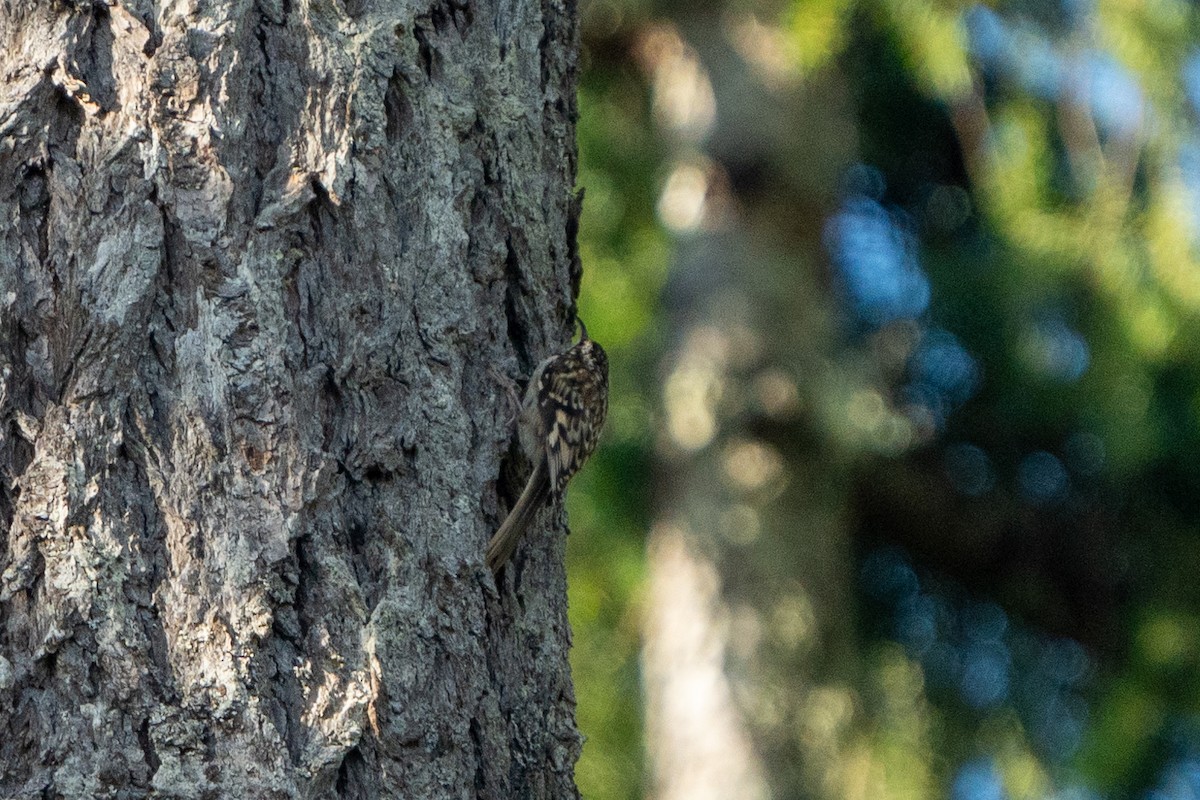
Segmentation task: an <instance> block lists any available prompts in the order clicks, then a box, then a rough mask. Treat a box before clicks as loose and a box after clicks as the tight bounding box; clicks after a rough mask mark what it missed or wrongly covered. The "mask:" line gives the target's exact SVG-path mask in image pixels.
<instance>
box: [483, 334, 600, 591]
mask: <svg viewBox="0 0 1200 800" xmlns="http://www.w3.org/2000/svg"><path fill="white" fill-rule="evenodd" d="M607 414H608V356H607V355H606V354H605V352H604V348H603V347H601V346H600V345H599V344H597V343H596V342H593V341H592V340H591V339H590V338H588V332H587V327H586V326H585V325H584V324H583V320H579V342H578V343H577V344H575V345H574V346H572V347H571V348H569V349H568V350H567V351H566V352H563V353H558V354H556V355H552V356H550V357H549V358H547V359H545V360H544V361H542V363H540V364H538V366H537V369H535V370H534V371H533V376H532V377H531V378H530V379H529V385H528V386H526V387H525V396H524V398H523V399H522V401H521V413H520V415H519V417H518V420H517V425H518V431H519V434H520V440H521V449H522V450H523V451H524V452H525V455H526V456H527V457H528V458H529V461H530V463H532V464H533V474H532V475H530V476H529V481H528V482H527V483H526V484H525V490H524V491H522V492H521V496H520V498H518V499H517V504H516V505H515V506H513V508H512V511H510V512H508V516H507V517H506V518H505V520H504V523H503V524H502V525H501V526H500V529H499V530H498V531H496V534H495V535H494V536H493V537H492V540H491V541H490V542H488V547H487V564H488V566H489V567H491V570H492V572H493V573H498V572H499V571H500V568H501V567H502V566H504V564H505V562H506V561H508V559H509V558H511V557H512V554H513V551H514V550H516V549H517V542H518V541H520V539H521V534H523V533H524V532H525V529H526V528H527V527H529V523H530V522H532V521H533V517H534V515H535V514H536V513H537V510H538V509H539V508H541V506H542V503H543V502H545V501H546V500H548V499H553V500H557V499H560V498H561V497H562V495H563V492H564V491H565V490H566V488H567V482H568V481H569V480H571V478H572V477H574V475H575V473H576V472H578V471H579V468H580V467H582V466H583V465H584V462H586V461H587V460H588V457H589V456H591V454H592V451H593V450H595V449H596V442H597V441H598V440H599V438H600V429H601V428H603V427H604V418H605V417H606V416H607Z"/></svg>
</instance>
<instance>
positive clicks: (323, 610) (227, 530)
mask: <svg viewBox="0 0 1200 800" xmlns="http://www.w3.org/2000/svg"><path fill="white" fill-rule="evenodd" d="M575 37H576V31H575V9H574V7H573V3H572V2H570V0H562V1H560V0H542V2H541V3H520V2H504V1H503V0H495V1H494V2H467V1H466V0H458V1H455V0H451V1H450V2H435V3H434V4H433V5H432V6H422V7H420V8H418V7H416V6H415V5H414V4H411V3H393V2H382V0H381V1H380V2H374V0H345V2H329V3H315V2H314V3H311V4H310V3H309V2H306V1H305V0H300V1H299V2H294V3H293V2H289V0H282V2H279V0H262V1H261V2H259V3H245V2H242V3H238V2H233V0H211V1H210V2H204V3H173V2H162V3H156V2H154V0H129V1H128V2H121V3H120V4H114V5H103V4H98V3H97V4H80V5H74V4H71V3H55V4H50V3H34V2H30V3H28V4H24V3H21V2H16V3H14V2H12V0H5V2H3V3H0V77H2V79H3V87H4V88H3V89H2V90H0V92H2V94H0V213H2V214H3V219H2V220H0V238H2V241H0V531H3V532H4V536H3V538H2V539H0V569H2V575H0V728H2V729H3V730H4V731H5V732H6V733H5V736H4V737H2V738H0V797H4V798H32V797H38V798H44V797H66V798H101V797H113V798H118V797H119V798H136V797H146V796H150V795H153V796H157V797H181V798H184V797H186V798H191V797H197V798H199V797H205V798H217V797H231V798H260V797H262V798H266V797H271V798H275V797H280V798H283V797H305V798H309V797H314V798H315V797H322V798H324V797H345V798H368V797H372V798H373V797H404V798H413V799H417V798H438V799H439V800H441V799H442V798H450V797H463V798H465V797H479V798H509V797H520V798H551V797H553V798H562V797H575V796H576V792H575V789H574V786H573V783H572V770H573V765H574V762H575V759H576V756H577V754H578V751H579V736H578V734H577V732H576V730H575V726H574V721H573V705H574V701H573V690H572V686H571V681H570V675H569V672H568V667H567V658H566V656H567V648H568V644H569V630H568V627H567V621H566V614H565V580H564V574H563V569H562V561H561V556H562V542H563V532H564V526H563V518H562V516H561V513H557V512H556V513H555V514H545V515H543V517H542V519H543V520H544V525H545V527H547V528H549V527H552V528H553V530H552V531H550V530H544V529H543V530H538V531H536V532H534V533H533V534H532V535H531V536H529V537H527V538H528V541H527V542H526V543H525V545H524V546H523V548H522V551H521V552H520V553H519V554H518V559H517V562H516V563H515V564H513V565H511V566H510V567H509V568H508V569H507V570H506V571H505V573H504V574H502V576H501V577H502V580H500V581H499V582H498V588H497V583H493V579H492V577H491V575H490V574H489V573H488V571H487V570H486V569H485V568H484V567H483V562H482V556H483V550H484V545H485V543H486V541H487V538H488V536H489V535H490V534H491V532H492V531H493V530H494V529H495V528H496V526H497V525H498V523H499V521H500V519H501V517H502V515H503V512H504V511H505V509H506V508H507V506H508V505H509V504H510V503H511V501H512V499H513V498H515V496H516V494H517V492H518V491H519V488H520V487H519V486H516V485H515V481H513V480H512V479H511V477H509V476H508V472H507V471H504V470H502V465H503V464H504V462H505V460H506V458H507V456H508V454H509V452H510V440H511V438H512V437H511V433H512V424H511V417H512V409H511V408H510V403H509V400H508V395H507V389H506V386H505V380H504V377H505V376H506V375H507V376H511V377H515V376H518V375H521V374H528V372H529V370H530V369H531V366H532V365H533V364H534V363H536V360H537V359H538V358H540V357H541V356H543V355H544V354H545V353H546V352H547V351H549V350H550V349H551V348H553V347H557V346H562V344H563V343H564V342H565V341H566V339H567V337H568V335H569V330H570V320H571V317H572V314H573V297H574V293H575V290H576V288H577V282H578V260H577V258H576V257H575V251H574V230H575V225H576V219H577V212H578V204H577V202H576V201H575V199H574V198H573V196H572V195H571V187H572V182H573V180H574V175H575V145H574V117H575V101H574V84H575V69H576V66H575V65H576V50H575ZM546 523H553V524H552V526H551V525H548V524H546Z"/></svg>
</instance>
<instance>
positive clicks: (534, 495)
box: [487, 458, 550, 574]
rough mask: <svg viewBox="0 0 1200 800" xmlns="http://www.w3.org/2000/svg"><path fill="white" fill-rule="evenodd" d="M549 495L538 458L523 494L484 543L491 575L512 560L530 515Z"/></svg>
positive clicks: (542, 461) (535, 511) (547, 484)
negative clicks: (486, 542)
mask: <svg viewBox="0 0 1200 800" xmlns="http://www.w3.org/2000/svg"><path fill="white" fill-rule="evenodd" d="M549 495H550V478H549V475H548V474H547V470H546V459H544V458H541V459H538V462H537V466H536V467H534V469H533V474H532V475H530V476H529V481H528V482H527V483H526V484H525V490H524V491H522V492H521V496H520V497H519V498H517V504H516V505H515V506H513V507H512V511H509V512H508V516H507V517H506V518H505V519H504V523H503V524H502V525H501V526H500V529H499V530H498V531H496V534H495V535H494V536H493V537H492V540H491V541H490V542H488V547H487V565H488V567H490V568H491V570H492V573H493V574H495V573H497V572H499V571H500V568H501V567H503V566H504V564H505V562H507V561H508V559H510V558H512V554H513V552H514V551H515V550H516V549H517V542H519V541H521V535H522V534H523V533H525V529H526V528H528V527H529V523H530V522H532V521H533V517H534V515H535V514H537V511H538V509H539V508H541V507H542V505H543V503H544V501H545V500H546V498H547V497H548V496H549Z"/></svg>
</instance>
